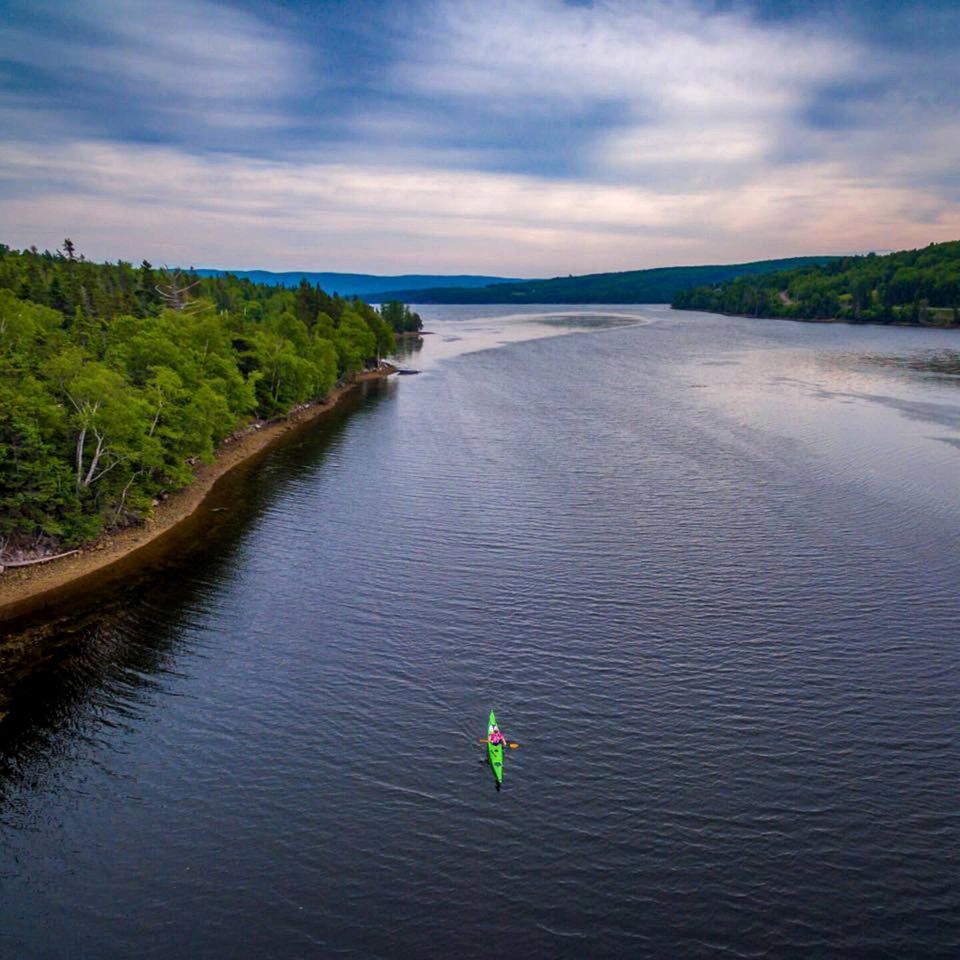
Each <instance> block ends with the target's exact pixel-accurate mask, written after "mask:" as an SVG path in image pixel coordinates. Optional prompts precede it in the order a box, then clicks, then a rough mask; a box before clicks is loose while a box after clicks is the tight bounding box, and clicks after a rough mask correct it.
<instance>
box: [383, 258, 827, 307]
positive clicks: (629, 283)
mask: <svg viewBox="0 0 960 960" xmlns="http://www.w3.org/2000/svg"><path fill="white" fill-rule="evenodd" d="M834 259H836V258H835V257H826V256H824V257H791V258H788V259H785V260H760V261H757V262H755V263H735V264H724V265H717V266H707V267H657V268H655V269H652V270H628V271H626V272H622V273H591V274H587V275H586V276H580V277H574V276H570V277H554V278H553V279H552V280H513V281H507V282H499V283H495V284H490V285H487V286H482V285H476V286H470V287H468V286H466V285H464V284H460V285H458V286H454V285H452V284H451V285H448V286H444V287H416V288H415V287H411V286H403V287H400V286H397V287H394V288H389V287H383V288H381V289H380V291H378V296H379V297H381V298H382V299H384V300H400V301H403V302H404V303H669V302H670V301H671V300H672V299H673V298H674V296H676V294H677V293H679V292H680V291H681V290H687V289H689V288H690V287H699V286H705V285H712V284H718V283H724V282H726V281H728V280H733V279H735V278H736V277H743V276H751V275H756V274H766V273H775V272H777V271H782V270H789V269H792V268H794V267H804V266H810V265H816V264H824V263H829V262H830V261H831V260H834Z"/></svg>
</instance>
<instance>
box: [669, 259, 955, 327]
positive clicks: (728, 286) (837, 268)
mask: <svg viewBox="0 0 960 960" xmlns="http://www.w3.org/2000/svg"><path fill="white" fill-rule="evenodd" d="M672 305H673V306H674V307H676V308H677V309H682V310H706V311H710V312H713V313H728V314H742V315H746V316H752V317H785V318H793V319H798V320H814V319H816V320H839V321H848V322H853V323H898V324H914V325H919V326H928V325H957V324H958V323H960V241H951V242H949V243H937V244H930V245H929V246H927V247H924V248H922V249H920V250H904V251H901V252H898V253H891V254H887V255H885V256H879V255H877V254H874V253H870V254H867V255H866V256H859V257H843V258H840V259H837V260H833V261H831V262H829V263H825V264H822V265H819V266H805V267H801V268H799V269H795V270H786V271H782V272H778V273H773V274H769V275H767V276H755V277H740V278H738V279H736V280H733V281H731V282H728V283H721V284H716V285H712V286H699V287H695V288H693V289H690V290H684V291H681V292H679V293H677V294H676V295H675V296H674V298H673V301H672Z"/></svg>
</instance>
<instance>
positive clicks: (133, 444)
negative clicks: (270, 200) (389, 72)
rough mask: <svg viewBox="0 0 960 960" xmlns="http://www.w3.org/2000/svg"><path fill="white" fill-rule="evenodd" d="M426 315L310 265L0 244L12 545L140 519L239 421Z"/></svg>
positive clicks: (51, 545) (1, 461) (312, 384)
mask: <svg viewBox="0 0 960 960" xmlns="http://www.w3.org/2000/svg"><path fill="white" fill-rule="evenodd" d="M420 326H421V321H420V318H419V316H418V315H417V314H415V313H414V312H413V311H411V310H410V309H409V308H408V307H406V306H405V305H403V304H400V303H389V304H384V307H383V309H382V312H381V311H378V310H376V309H374V308H373V307H371V306H370V305H368V304H366V303H364V302H363V301H361V300H358V299H344V298H342V297H339V296H330V295H328V294H327V293H325V292H324V291H323V290H322V289H320V288H319V287H317V286H313V285H311V284H310V283H309V282H308V281H306V280H304V281H303V282H302V283H301V284H300V286H299V287H297V288H296V289H292V290H291V289H285V288H281V287H276V286H268V285H266V284H256V283H252V282H251V281H249V280H245V279H239V278H237V277H234V276H232V275H226V276H218V277H200V276H198V275H197V274H194V273H191V272H189V271H188V272H182V271H176V270H167V269H157V268H155V267H154V266H153V265H152V264H150V263H148V262H147V261H143V262H142V263H141V264H140V265H139V266H138V267H135V266H133V265H132V264H130V263H126V262H123V261H120V262H117V263H93V262H91V261H89V260H87V259H85V258H84V257H83V256H82V255H79V254H78V253H77V251H76V249H75V246H74V244H73V243H72V242H71V241H70V240H65V241H64V243H63V247H62V248H61V249H60V250H58V251H56V252H53V253H51V252H50V251H43V252H40V251H38V250H36V249H35V248H31V249H30V250H22V251H21V250H14V249H11V248H10V247H8V246H5V245H0V559H2V557H3V556H4V553H5V552H7V553H10V552H13V551H17V550H22V549H28V550H31V551H34V552H46V553H51V552H55V551H56V550H57V549H66V548H69V547H72V546H75V545H77V544H80V543H83V542H85V541H89V540H91V539H93V538H95V537H96V536H97V535H98V534H100V533H101V532H102V531H104V530H109V529H112V528H117V527H122V526H127V525H130V524H133V523H136V522H139V521H140V520H142V519H143V518H144V517H146V516H148V515H149V514H150V511H151V508H152V506H153V504H154V501H155V499H156V498H157V497H158V496H161V495H163V493H164V492H166V491H171V490H175V489H177V488H178V487H182V486H184V485H186V484H188V483H190V481H191V479H192V478H193V469H192V468H193V466H194V465H195V464H196V463H197V462H207V461H210V460H211V459H212V458H213V455H214V451H215V449H216V447H217V445H218V444H219V443H220V442H221V441H222V440H224V438H226V437H228V436H229V435H230V434H232V433H233V432H235V431H236V430H237V429H238V428H239V427H241V426H243V425H244V424H246V423H248V422H250V421H251V420H254V419H270V418H275V417H281V416H283V415H285V414H286V413H288V412H289V411H290V410H291V409H292V408H293V407H295V406H297V405H299V404H302V403H305V402H307V401H310V400H315V399H319V398H322V397H324V396H325V395H326V394H327V393H328V392H329V391H330V390H331V389H332V388H333V387H334V386H335V385H336V384H337V383H338V382H339V381H342V380H343V379H345V378H347V377H349V376H350V375H351V374H353V373H355V372H357V371H359V370H361V369H362V368H363V367H364V366H367V365H371V364H375V363H376V362H377V361H378V360H379V359H380V358H381V357H383V356H386V355H389V354H391V353H392V352H394V351H395V349H396V339H395V331H396V332H403V331H408V330H418V329H420Z"/></svg>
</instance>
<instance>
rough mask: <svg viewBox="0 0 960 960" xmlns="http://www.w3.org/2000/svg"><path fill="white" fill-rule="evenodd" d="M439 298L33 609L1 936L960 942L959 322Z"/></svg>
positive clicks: (340, 953)
mask: <svg viewBox="0 0 960 960" xmlns="http://www.w3.org/2000/svg"><path fill="white" fill-rule="evenodd" d="M421 313H422V314H423V316H424V319H425V324H426V327H427V328H428V329H429V330H431V331H433V332H432V334H431V335H429V336H425V337H424V338H423V340H422V344H421V345H420V348H419V349H415V348H414V347H413V346H408V347H407V349H406V351H405V354H404V357H403V361H402V362H403V365H404V366H405V367H406V368H408V369H417V370H419V371H420V373H419V374H418V375H415V376H403V377H398V378H393V380H391V382H390V383H389V384H388V385H386V386H381V387H371V388H369V389H368V390H367V392H366V394H365V395H364V396H362V397H357V398H356V399H355V400H354V401H353V402H352V403H351V404H350V405H349V407H348V408H347V409H344V410H343V411H341V412H339V413H337V414H336V415H335V416H333V417H331V418H329V419H328V420H326V421H324V422H323V423H320V424H319V425H315V426H314V427H312V428H311V429H310V430H309V431H307V432H305V433H301V434H299V435H298V437H297V439H296V441H295V442H293V443H288V444H286V445H285V446H282V447H280V448H277V449H274V450H273V451H272V452H271V453H270V454H269V455H268V456H266V457H265V458H261V459H260V460H258V461H257V462H255V463H253V464H251V465H249V466H247V467H245V468H243V469H240V470H239V471H237V472H235V473H234V474H231V475H230V478H229V480H228V481H227V482H226V484H224V485H223V486H222V487H221V488H220V489H219V491H218V494H217V496H216V497H215V498H214V500H212V501H211V503H210V504H208V506H207V507H206V509H205V510H204V511H202V513H201V514H200V515H199V516H198V518H197V520H196V522H195V524H194V526H193V527H191V528H189V531H188V533H189V536H185V537H184V538H183V540H184V543H183V545H182V546H183V549H182V551H181V552H178V553H177V555H176V556H172V557H168V558H166V559H165V560H164V561H163V562H162V563H160V562H158V563H156V564H155V565H154V566H153V568H152V569H150V570H149V571H146V572H145V573H144V574H143V575H142V576H140V577H139V578H137V579H136V580H135V581H133V582H130V583H126V584H124V585H123V586H122V587H110V588H104V590H103V591H101V592H100V593H99V595H95V596H91V597H89V598H88V599H89V602H88V603H86V604H84V605H79V606H77V605H75V606H74V607H72V608H71V609H69V610H55V609H51V610H50V611H49V613H48V616H47V617H46V619H45V620H41V621H36V622H33V623H31V624H29V625H26V626H24V627H23V630H24V633H23V634H21V635H17V636H7V637H6V638H5V640H4V645H5V649H7V650H10V649H14V648H18V647H19V648H20V649H21V650H22V649H28V650H31V651H32V652H31V653H30V654H29V656H27V657H24V656H23V655H22V654H21V655H20V656H19V657H17V658H12V659H11V658H9V657H8V658H7V661H5V662H7V663H8V664H9V663H16V669H13V668H12V667H10V668H8V670H7V672H6V674H5V675H4V676H3V677H2V678H0V687H2V691H3V693H4V695H5V698H6V701H7V703H8V708H9V713H8V716H7V717H6V719H5V720H4V721H3V723H2V724H0V956H3V957H11V958H13V957H16V958H34V957H36V958H65V957H77V958H81V957H83V958H86V957H91V958H93V957H95V958H98V960H107V958H128V957H131V956H137V957H140V958H144V960H146V958H154V957H156V958H161V957H162V958H168V957H174V956H184V957H187V956H189V957H191V958H206V957H210V958H213V957H247V956H250V957H253V956H256V957H258V958H269V957H277V958H287V957H323V958H327V957H358V958H359V957H391V958H393V957H396V958H406V957H417V958H421V957H454V956H455V957H458V958H461V960H468V958H474V957H476V958H482V957H490V956H497V957H502V958H514V957H516V958H540V957H543V958H566V957H571V958H573V957H584V956H589V957H630V958H637V957H650V958H669V957H683V958H699V957H704V958H706V957H716V956H735V957H759V956H775V957H778V958H794V957H796V958H810V957H891V958H893V957H896V958H903V957H912V956H916V957H925V958H933V957H943V958H948V957H949V958H955V957H957V956H958V955H960V805H958V803H957V796H958V783H960V746H958V739H957V734H958V731H960V643H958V629H957V625H958V620H960V617H958V615H960V591H958V586H960V487H958V483H957V476H958V467H960V375H958V371H957V364H956V356H957V354H956V352H957V351H960V331H933V330H910V329H886V328H880V327H853V326H841V325H823V324H800V323H790V322H783V321H764V320H746V319H738V318H726V317H718V316H710V315H706V314H696V313H678V312H672V311H670V310H669V309H668V308H666V307H643V308H640V307H638V308H632V307H624V308H604V307H593V308H583V309H578V308H566V307H565V308H558V309H557V310H551V309H550V308H523V309H521V310H514V311H511V310H509V309H507V308H497V307H493V308H490V307H483V308H481V307H471V308H467V307H428V308H423V309H422V310H421ZM188 541H189V542H188ZM491 707H493V708H495V709H496V710H497V715H498V717H499V719H500V721H501V723H502V726H503V729H504V732H505V733H506V735H507V736H508V737H509V738H510V739H511V740H513V741H515V742H517V743H519V744H520V746H519V747H518V748H516V749H513V750H509V751H508V755H507V757H506V758H505V773H504V781H503V788H502V790H500V791H497V789H496V788H495V784H494V781H493V777H492V775H491V771H490V768H489V766H487V765H486V764H485V763H484V747H483V745H482V744H480V743H479V742H478V741H479V738H480V737H482V736H483V735H484V733H485V721H486V716H487V713H488V712H489V710H490V709H491Z"/></svg>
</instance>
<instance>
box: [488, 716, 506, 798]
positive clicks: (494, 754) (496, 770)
mask: <svg viewBox="0 0 960 960" xmlns="http://www.w3.org/2000/svg"><path fill="white" fill-rule="evenodd" d="M496 725H497V718H496V717H495V716H494V715H493V711H492V710H491V711H490V722H489V723H488V724H487V754H488V755H489V757H490V766H491V767H493V775H494V776H495V777H496V778H497V783H503V744H502V743H490V737H491V736H492V735H493V728H494V727H495V726H496Z"/></svg>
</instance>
